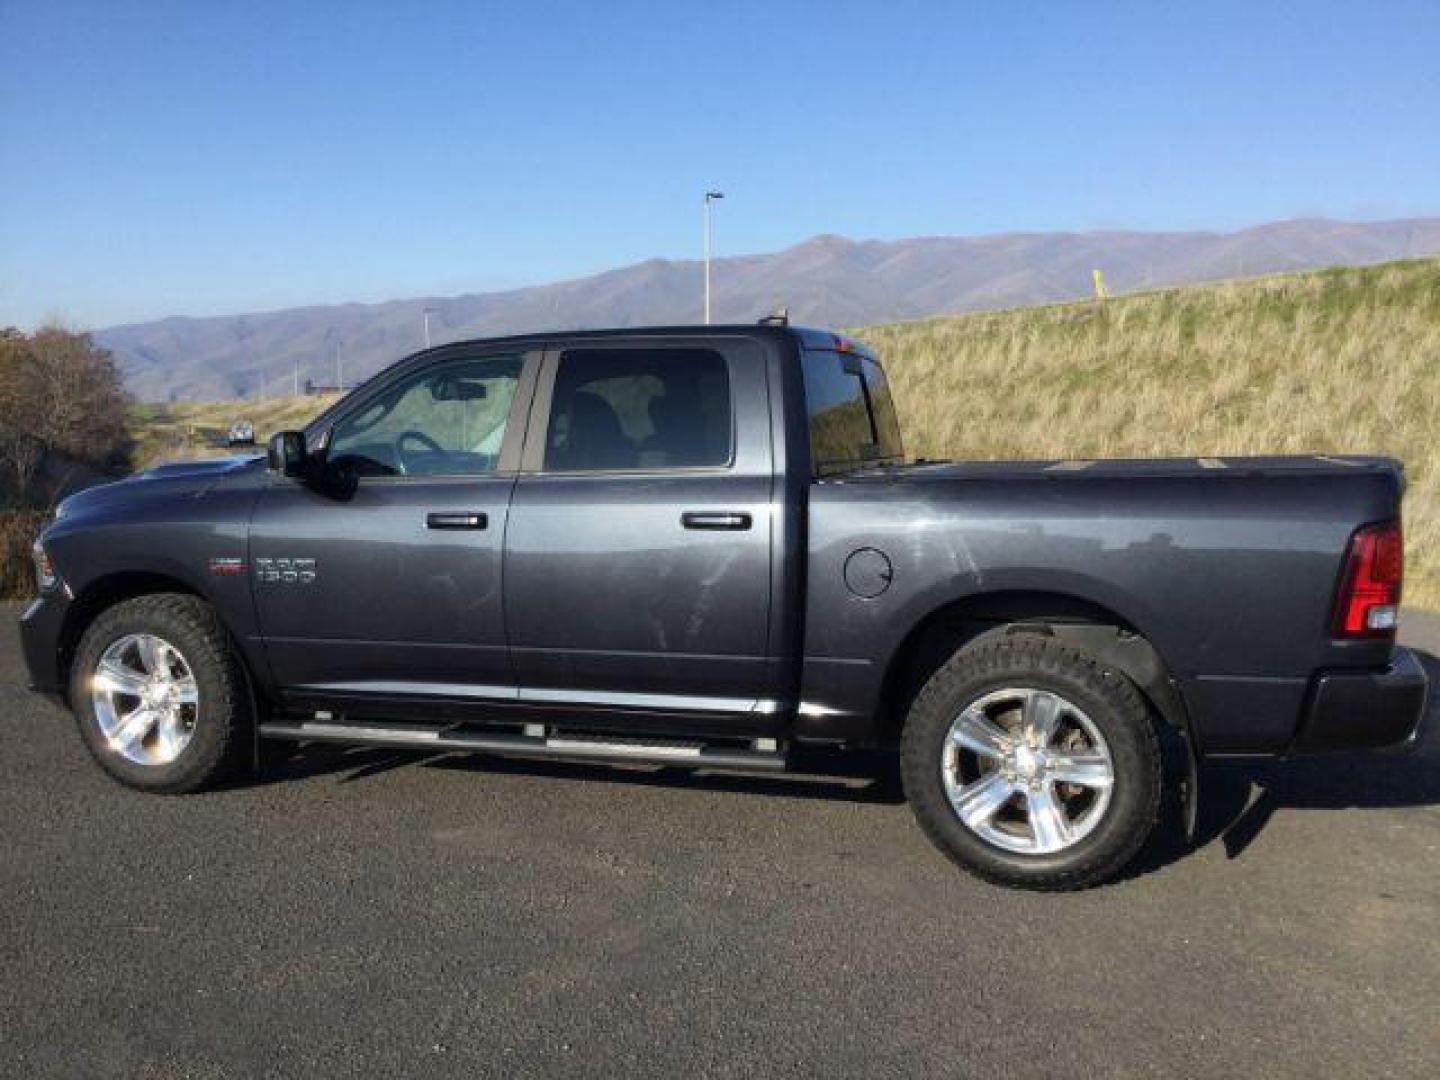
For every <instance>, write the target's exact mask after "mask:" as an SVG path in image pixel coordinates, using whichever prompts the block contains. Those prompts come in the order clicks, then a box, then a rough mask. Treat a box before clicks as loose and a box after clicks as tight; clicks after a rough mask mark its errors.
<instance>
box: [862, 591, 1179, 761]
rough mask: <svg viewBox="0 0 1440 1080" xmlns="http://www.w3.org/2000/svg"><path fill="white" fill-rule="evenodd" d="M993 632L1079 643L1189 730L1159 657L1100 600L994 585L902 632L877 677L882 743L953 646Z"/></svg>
mask: <svg viewBox="0 0 1440 1080" xmlns="http://www.w3.org/2000/svg"><path fill="white" fill-rule="evenodd" d="M997 633H1006V634H1010V633H1022V634H1025V633H1028V634H1044V635H1046V636H1050V637H1057V638H1060V639H1062V640H1065V641H1068V642H1070V643H1072V644H1074V645H1076V646H1077V647H1078V648H1082V649H1084V650H1085V651H1086V652H1088V653H1090V654H1091V655H1093V656H1095V657H1096V658H1097V659H1099V660H1101V661H1102V662H1104V663H1106V664H1110V665H1112V666H1113V667H1114V668H1115V669H1116V670H1117V671H1119V672H1120V673H1121V674H1123V675H1124V676H1125V677H1126V678H1128V679H1129V680H1130V681H1131V682H1133V683H1134V684H1135V685H1136V687H1137V688H1138V689H1139V690H1140V693H1141V695H1142V696H1143V697H1144V698H1145V699H1146V702H1147V703H1148V704H1149V706H1150V707H1151V709H1152V710H1153V711H1154V712H1155V714H1156V715H1158V716H1160V717H1161V718H1163V719H1164V720H1166V721H1167V722H1168V723H1170V724H1171V725H1173V726H1174V727H1176V728H1178V729H1180V730H1181V731H1188V720H1187V718H1186V714H1185V708H1184V703H1183V701H1182V700H1181V699H1180V695H1179V693H1178V691H1177V690H1176V689H1175V684H1174V681H1173V680H1172V679H1171V676H1170V672H1169V669H1168V668H1167V667H1166V665H1165V662H1164V660H1163V659H1162V658H1161V656H1160V654H1159V653H1158V652H1157V651H1156V649H1155V647H1154V646H1153V645H1152V644H1151V643H1150V642H1149V641H1148V640H1147V639H1146V638H1145V637H1144V635H1143V634H1141V633H1140V631H1139V630H1137V629H1136V628H1135V627H1134V626H1132V625H1131V624H1130V623H1128V622H1127V621H1126V620H1125V619H1123V618H1121V617H1120V616H1119V615H1117V614H1116V613H1115V612H1114V611H1111V610H1110V609H1109V608H1106V607H1104V606H1102V605H1100V604H1096V603H1093V602H1091V601H1089V600H1084V599H1081V598H1080V597H1075V596H1068V595H1066V594H1064V593H1044V592H997V593H986V594H982V595H978V596H968V597H966V598H965V599H963V600H957V601H955V602H953V603H950V604H946V605H945V606H944V607H941V608H939V609H938V610H936V611H933V612H931V613H930V614H929V615H927V616H926V617H925V618H923V619H921V620H920V622H919V623H917V624H916V625H915V627H913V628H912V629H911V631H910V633H908V634H907V635H906V636H905V640H904V641H902V642H901V644H900V647H899V648H898V649H896V650H895V653H894V655H893V656H892V657H891V660H890V665H889V667H888V668H887V669H886V672H885V678H884V681H883V683H882V684H881V691H880V716H879V720H880V724H879V728H880V738H881V741H882V742H883V743H884V744H886V745H894V744H895V743H896V742H898V741H899V737H900V729H901V728H902V727H903V726H904V724H905V716H906V714H907V713H908V712H909V709H910V702H911V701H912V700H914V698H915V695H916V694H918V693H919V692H920V689H921V687H923V686H924V685H925V683H926V682H927V681H928V680H929V678H930V676H931V675H933V674H934V673H935V671H936V669H937V668H939V667H940V665H941V664H943V663H945V661H946V660H948V659H949V658H950V657H951V656H953V655H954V653H955V652H956V650H957V649H960V648H963V647H964V646H966V645H968V644H970V643H971V642H972V641H975V640H976V639H978V638H980V637H983V636H985V635H987V634H997Z"/></svg>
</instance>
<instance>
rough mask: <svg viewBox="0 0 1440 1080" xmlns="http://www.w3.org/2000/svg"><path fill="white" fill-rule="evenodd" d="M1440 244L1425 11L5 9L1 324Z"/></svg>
mask: <svg viewBox="0 0 1440 1080" xmlns="http://www.w3.org/2000/svg"><path fill="white" fill-rule="evenodd" d="M707 185H718V186H720V187H721V188H723V189H724V190H725V192H726V194H727V199H726V201H725V202H724V204H723V205H722V206H721V208H720V210H719V213H718V215H717V219H716V233H717V243H718V247H719V248H720V250H721V252H722V253H727V252H728V253H739V252H754V251H769V250H775V249H778V248H781V247H785V246H787V245H790V244H793V243H796V242H799V241H801V240H803V239H806V238H807V237H809V236H812V235H814V234H816V233H822V232H837V233H844V234H846V235H849V236H855V237H901V236H910V235H919V234H940V233H944V234H969V233H986V232H998V231H1007V230H1050V229H1094V228H1107V227H1131V228H1141V229H1171V228H1177V229H1183V228H1230V227H1237V226H1243V225H1247V224H1253V223H1258V222H1262V221H1267V220H1272V219H1276V218H1285V217H1295V216H1308V215H1327V216H1334V217H1343V218H1383V217H1400V216H1408V215H1420V214H1435V213H1440V3H1437V2H1435V0H1417V2H1410V3H1401V2H1395V3H1388V2H1356V0H1350V2H1347V3H1329V2H1314V3H1306V4H1302V3H1299V2H1295V3H1290V4H1279V3H1275V4H1271V3H1265V2H1263V0H1250V2H1239V3H1228V2H1218V0H1210V2H1206V3H1198V2H1197V3H1193V4H1185V3H1179V2H1177V3H1168V2H1158V0H1157V2H1146V3H1133V4H1132V3H1105V2H1103V0H1090V2H1085V3H1081V2H1074V3H1071V2H1060V0H1051V2H1042V0H1034V2H1029V3H1018V2H1015V3H1007V2H1001V0H995V2H991V3H981V2H973V3H960V2H955V3H940V2H936V3H932V4H918V3H909V2H904V0H888V2H885V3H869V4H848V3H838V2H837V3H827V4H800V3H782V2H779V0H772V2H769V3H760V4H755V5H737V4H726V3H722V2H719V0H714V2H710V3H705V4H689V3H683V2H680V0H671V2H667V3H656V4H641V3H624V2H623V0H613V2H610V3H594V2H589V3H574V4H567V3H546V2H543V0H522V2H517V3H514V4H492V3H485V2H471V3H455V4H444V3H424V2H408V3H401V2H396V3H392V4H378V3H376V4H371V3H360V2H358V0H357V2H350V3H322V2H318V0H294V2H289V3H276V4H271V3H265V2H260V0H251V2H234V3H231V2H221V0H210V2H193V3H166V2H153V3H130V2H124V0H111V2H108V3H96V4H80V3H67V2H63V0H0V325H4V324H7V323H16V324H19V325H23V326H28V325H33V324H34V323H36V322H37V321H39V320H41V319H45V318H48V317H60V318H63V319H65V320H66V321H68V322H70V323H72V324H76V325H80V326H91V327H95V326H103V325H107V324H111V323H115V322H124V321H134V320H140V319H148V318H155V317H159V316H164V315H171V314H192V315H201V314H221V313H230V312H237V311H246V310H258V309H265V308H274V307H284V306H289V305H294V304H302V303H322V302H334V301H346V300H378V299H386V298H391V297H397V296H415V295H425V294H440V295H444V294H450V293H457V292H466V291H476V290H484V289H491V288H499V287H508V286H513V285H521V284H530V283H537V282H543V281H549V280H554V279H558V278H563V277H572V276H579V275H581V274H585V273H589V272H592V271H596V270H602V269H607V268H610V267H613V266H617V265H622V264H625V263H629V262H634V261H638V260H640V259H644V258H648V257H651V256H656V255H659V256H666V257H681V258H689V257H694V256H696V255H697V254H698V250H699V244H700V209H699V198H700V193H701V192H702V191H703V190H704V188H705V187H706V186H707Z"/></svg>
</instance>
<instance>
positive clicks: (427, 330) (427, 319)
mask: <svg viewBox="0 0 1440 1080" xmlns="http://www.w3.org/2000/svg"><path fill="white" fill-rule="evenodd" d="M434 310H435V309H434V308H433V307H427V308H426V309H425V313H424V314H425V347H426V348H427V349H428V348H429V347H430V314H431V312H433V311H434Z"/></svg>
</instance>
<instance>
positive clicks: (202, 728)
mask: <svg viewBox="0 0 1440 1080" xmlns="http://www.w3.org/2000/svg"><path fill="white" fill-rule="evenodd" d="M129 634H150V635H154V636H156V637H159V638H162V639H164V640H165V641H166V642H169V643H171V644H172V645H173V646H174V648H175V649H177V650H178V651H179V652H180V654H181V655H182V656H183V658H184V660H185V663H186V664H187V665H188V666H189V668H190V672H191V674H192V675H193V676H194V680H195V686H196V689H197V691H198V695H199V701H198V704H196V705H195V706H194V712H195V715H194V724H193V728H192V730H191V734H190V737H189V741H188V742H187V743H186V744H185V746H184V748H183V749H182V750H180V752H179V754H178V756H176V757H175V758H174V760H172V761H169V762H166V763H163V764H160V763H138V762H134V761H130V760H127V759H126V758H124V757H122V756H120V755H119V754H117V753H116V752H115V751H114V750H113V749H111V747H110V745H109V743H108V741H107V739H106V738H105V736H104V734H103V732H102V730H101V727H100V722H99V720H98V719H97V717H96V713H95V705H94V702H93V700H92V697H91V693H90V680H91V678H92V676H93V674H94V672H95V670H96V666H97V664H98V663H99V660H100V658H101V656H102V655H103V654H104V653H105V650H106V649H107V648H109V647H110V645H111V644H112V643H114V642H116V641H118V640H120V639H121V638H123V637H125V636H126V635H129ZM244 680H245V674H244V672H243V671H242V670H241V669H240V664H239V661H238V660H237V658H236V657H235V655H234V653H233V651H232V650H231V648H230V641H229V637H228V636H227V634H226V632H225V629H224V627H223V626H222V625H221V624H220V620H219V619H218V618H217V616H216V615H215V611H214V609H213V608H211V607H210V605H209V604H207V603H206V602H205V601H204V600H201V599H200V598H199V597H196V596H189V595H186V594H183V593H154V594H151V595H148V596H139V597H136V598H135V599H133V600H125V601H122V602H121V603H118V604H116V605H115V606H114V607H110V608H107V609H106V610H105V611H103V612H101V613H100V615H98V616H97V617H96V619H95V621H94V622H92V623H91V624H90V626H89V627H88V628H87V629H86V631H85V633H84V635H83V636H82V637H81V639H80V646H79V648H78V649H77V650H76V653H75V662H74V663H73V664H72V665H71V674H70V701H71V704H72V707H73V710H74V713H75V719H76V722H77V724H78V725H79V728H80V737H81V739H82V740H84V743H85V746H86V747H87V748H88V749H89V751H90V753H91V755H92V756H94V758H95V760H96V761H97V762H99V764H100V767H101V768H103V769H104V770H105V771H106V772H107V773H109V774H110V775H111V776H113V777H114V778H115V779H116V780H119V781H120V782H121V783H122V784H125V785H127V786H128V787H132V788H137V789H138V790H141V791H150V792H158V793H162V794H182V793H185V792H191V791H197V790H199V789H200V788H203V787H206V786H209V785H211V784H213V783H215V782H216V781H218V780H220V779H222V778H224V777H225V776H227V775H229V774H230V773H231V772H233V771H234V770H235V769H236V768H237V767H240V766H243V765H244V764H246V763H248V761H249V760H250V757H251V749H252V739H253V718H252V716H251V711H250V705H249V699H248V696H247V693H246V688H245V681H244Z"/></svg>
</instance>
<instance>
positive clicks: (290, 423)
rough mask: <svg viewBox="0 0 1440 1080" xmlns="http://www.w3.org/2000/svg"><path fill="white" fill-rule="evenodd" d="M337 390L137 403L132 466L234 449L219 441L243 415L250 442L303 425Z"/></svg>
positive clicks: (261, 443) (260, 441)
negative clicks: (251, 434) (249, 425)
mask: <svg viewBox="0 0 1440 1080" xmlns="http://www.w3.org/2000/svg"><path fill="white" fill-rule="evenodd" d="M338 396H339V395H337V394H315V395H313V396H307V397H277V398H260V399H258V400H245V401H177V402H173V403H171V404H168V405H137V406H135V408H134V410H133V423H132V425H131V427H132V429H133V431H134V435H135V439H136V447H135V454H134V458H135V465H136V467H137V468H141V469H143V468H147V467H148V466H151V465H156V464H159V463H160V462H163V461H183V460H185V459H187V458H190V459H193V458H200V457H216V456H219V455H222V454H230V453H235V452H236V451H234V450H231V449H230V448H229V447H227V446H226V445H225V439H226V436H227V434H228V433H229V431H230V425H231V424H233V423H234V422H235V421H236V420H249V421H250V422H251V423H252V424H254V425H255V445H256V447H257V448H261V449H263V447H264V446H265V440H266V439H268V438H269V437H270V436H271V435H272V434H274V433H275V432H277V431H284V430H286V429H288V428H300V427H304V426H305V425H306V423H308V422H309V421H310V419H311V418H312V417H314V416H316V415H317V414H318V413H320V412H321V411H322V410H323V409H325V408H327V407H328V406H329V405H330V404H331V403H333V402H334V401H335V399H336V398H337V397H338Z"/></svg>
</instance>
